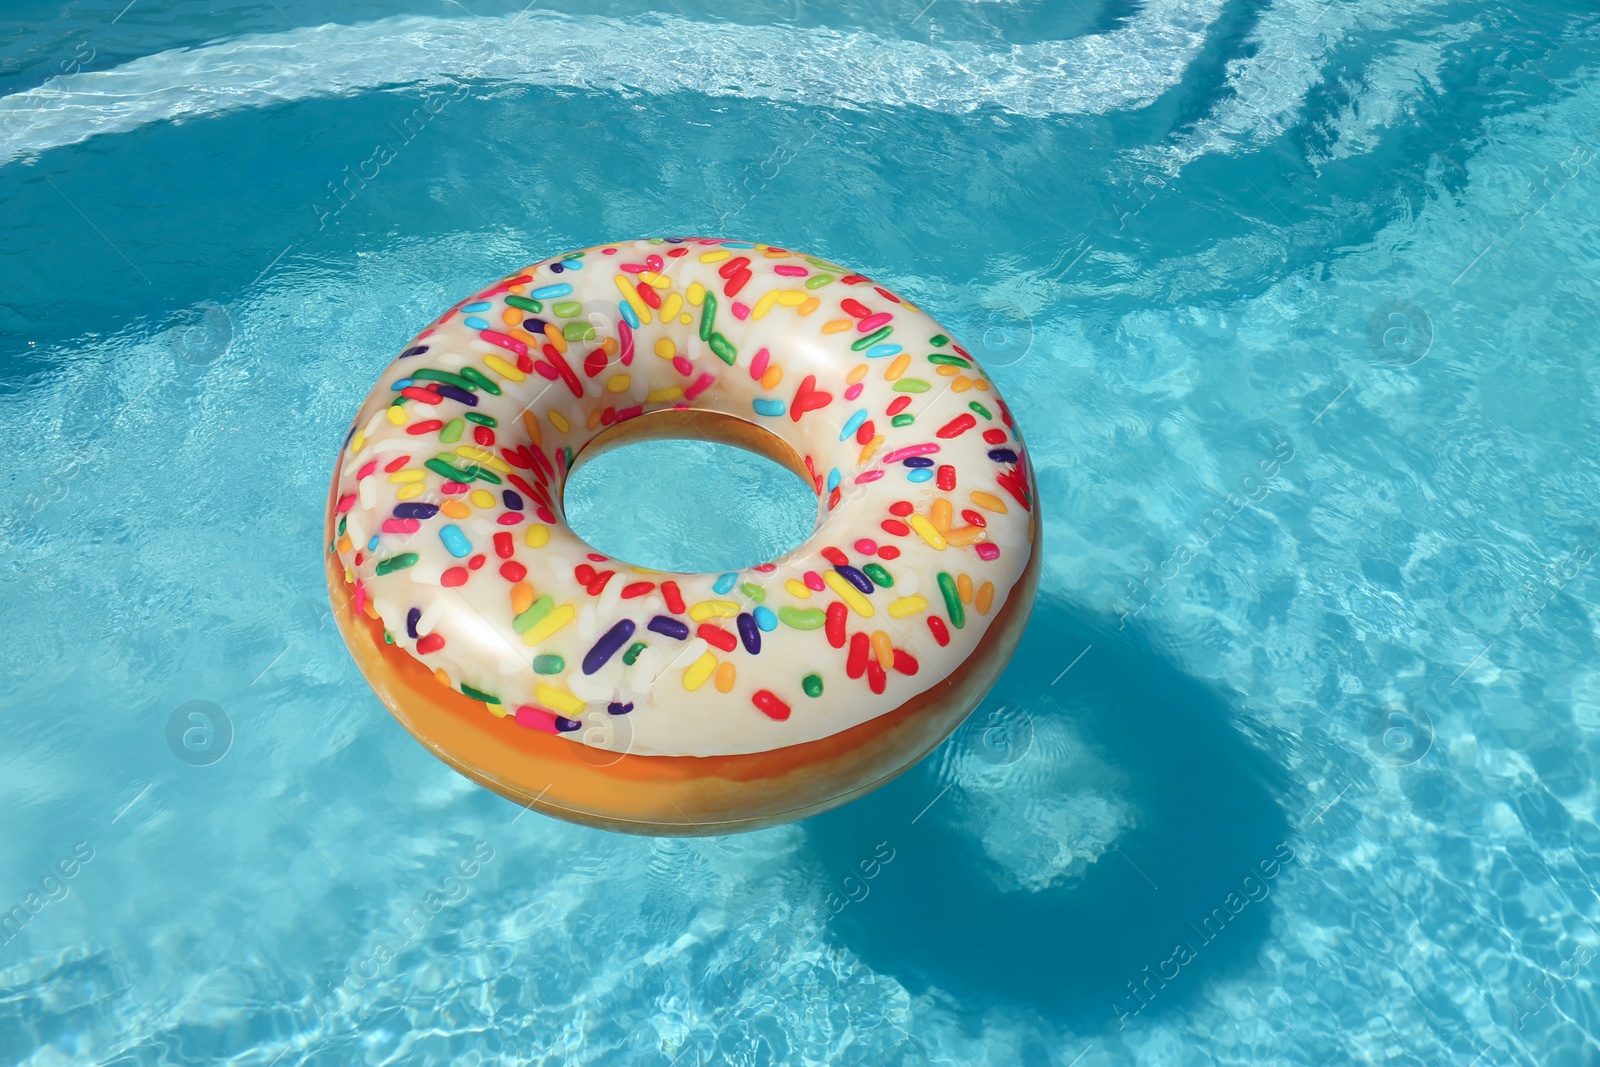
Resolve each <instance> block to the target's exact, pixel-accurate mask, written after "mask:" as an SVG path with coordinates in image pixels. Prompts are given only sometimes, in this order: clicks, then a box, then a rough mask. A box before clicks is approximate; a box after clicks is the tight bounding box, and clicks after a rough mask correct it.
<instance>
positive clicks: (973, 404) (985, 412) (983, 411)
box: [967, 400, 994, 419]
mask: <svg viewBox="0 0 1600 1067" xmlns="http://www.w3.org/2000/svg"><path fill="white" fill-rule="evenodd" d="M967 407H969V408H971V409H972V410H973V411H975V412H977V413H978V414H979V415H982V416H983V417H984V418H986V419H992V418H994V416H993V415H991V414H989V409H988V408H986V407H984V406H983V405H982V404H980V403H978V402H977V401H976V400H973V401H970V402H969V403H968V404H967Z"/></svg>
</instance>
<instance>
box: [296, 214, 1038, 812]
mask: <svg viewBox="0 0 1600 1067" xmlns="http://www.w3.org/2000/svg"><path fill="white" fill-rule="evenodd" d="M663 437H674V438H689V437H704V438H707V439H710V440H713V441H720V442H725V443H729V444H733V445H737V446H739V447H742V448H745V449H748V450H751V451H754V452H757V453H759V454H762V455H765V456H767V457H769V458H771V459H773V460H775V461H777V462H779V463H782V464H784V465H786V466H788V467H789V468H790V469H792V470H794V471H795V472H796V473H797V474H799V475H800V476H801V477H802V478H804V479H805V481H806V483H807V484H809V485H811V486H813V487H814V488H815V490H816V494H817V499H818V519H817V524H816V529H815V531H814V532H813V533H812V535H811V537H810V538H809V539H808V540H807V541H806V542H805V543H804V544H802V545H801V546H800V547H798V548H796V549H794V550H793V551H792V552H789V553H788V554H787V555H785V556H783V557H781V558H779V559H775V560H772V561H771V562H768V563H763V564H760V565H759V566H755V567H750V568H746V569H745V570H742V571H737V572H733V571H730V572H726V573H717V574H673V573H662V572H657V571H652V570H648V569H645V568H642V567H635V566H631V565H629V564H628V563H625V562H623V561H621V560H615V559H609V558H607V557H606V556H605V555H603V554H601V553H599V552H596V551H594V549H593V548H592V547H590V546H589V545H587V544H585V543H584V542H583V541H581V540H580V539H579V538H578V537H577V535H576V534H574V533H573V532H572V530H570V529H569V528H568V527H567V525H566V524H565V522H564V521H563V518H562V490H563V487H564V486H565V484H566V482H567V479H568V478H569V476H570V475H571V474H572V472H573V471H574V470H575V469H576V468H577V467H578V466H579V465H580V464H582V463H583V462H585V461H586V460H588V459H589V458H591V457H593V456H595V455H597V454H599V453H600V452H602V451H605V450H606V449H608V448H612V447H616V446H618V445H622V444H626V443H629V442H633V441H637V440H642V439H650V438H663ZM1036 500H1037V494H1036V490H1035V487H1034V482H1033V477H1032V473H1031V471H1030V469H1029V465H1028V462H1027V459H1026V452H1025V450H1024V448H1023V443H1022V436H1021V434H1020V433H1019V432H1018V429H1017V427H1016V426H1015V425H1014V423H1013V422H1012V418H1011V414H1010V412H1009V411H1008V410H1007V408H1006V405H1005V402H1004V401H1002V400H1001V399H1000V396H999V394H998V393H997V392H996V390H995V388H994V385H993V383H991V382H990V381H989V379H988V378H987V377H985V375H984V373H983V370H982V368H981V367H979V366H978V365H977V361H976V360H974V359H973V358H972V356H971V355H970V354H969V353H968V352H967V351H965V350H964V349H963V348H962V347H961V346H960V345H959V344H956V343H955V342H954V341H952V340H951V339H950V337H949V336H948V334H947V333H946V332H945V331H944V330H941V329H940V328H939V326H938V325H937V324H936V323H935V322H934V321H933V320H932V319H931V318H929V317H928V315H926V314H925V313H923V312H922V311H920V310H918V309H917V308H916V307H913V306H912V305H911V304H909V303H908V302H907V301H906V300H905V299H903V298H902V297H900V296H897V295H895V294H894V293H892V292H890V291H889V290H888V289H886V288H884V287H883V286H880V285H876V284H874V283H873V282H872V281H871V280H870V279H868V278H865V277H863V276H861V275H859V274H855V273H852V272H850V271H848V270H845V269H843V268H840V267H837V266H835V265H834V264H832V263H828V262H826V261H825V260H821V259H818V258H815V257H813V256H806V255H801V254H799V253H795V252H789V251H785V250H783V249H780V248H774V247H771V246H767V245H760V244H746V243H742V242H735V241H723V240H711V239H655V240H641V241H630V242H625V243H620V244H614V245H604V246H601V247H598V248H589V249H585V250H584V251H581V252H572V253H569V254H567V255H564V256H560V257H558V258H556V259H550V260H546V261H544V262H541V263H537V264H534V265H533V266H531V267H528V268H527V269H526V270H523V271H521V272H520V273H518V274H516V275H515V276H513V277H509V278H506V279H505V280H503V281H501V282H499V283H498V284H495V285H492V286H490V287H489V288H487V289H485V290H483V291H482V292H480V293H477V294H476V295H474V296H472V297H471V298H469V299H467V300H464V301H462V302H461V303H460V304H457V305H456V306H455V307H453V308H451V309H450V310H449V311H448V312H446V313H445V314H444V315H443V316H441V317H440V318H439V319H438V320H437V321H435V322H434V323H433V325H431V326H429V327H428V328H427V329H426V330H423V331H422V332H421V333H420V334H418V335H417V337H416V339H415V340H414V341H412V342H411V343H410V344H409V345H407V346H406V347H405V349H404V351H402V352H401V353H400V355H399V358H397V359H396V360H395V361H394V362H393V363H392V364H391V365H390V366H389V368H388V369H387V370H385V371H384V372H383V374H382V375H381V376H380V377H379V379H378V383H377V385H376V386H375V387H374V388H373V390H372V392H371V394H370V395H369V396H368V397H367V400H366V403H365V404H364V405H363V406H362V408H361V411H360V413H359V414H358V415H357V416H356V418H355V421H354V423H353V424H352V426H351V428H350V431H349V434H348V436H347V437H346V439H345V443H344V446H343V448H342V450H341V452H340V455H339V460H338V466H337V469H336V471H335V473H334V477H333V486H332V489H331V491H330V494H329V499H328V513H327V516H328V517H327V531H326V533H327V545H328V550H329V551H328V555H327V562H328V567H327V574H328V586H329V590H330V593H331V595H332V599H333V603H334V608H335V616H336V618H337V619H338V623H339V626H340V629H341V632H342V634H343V636H344V638H345V641H346V642H347V643H348V645H349V646H350V650H351V653H352V655H353V656H354V658H355V660H356V663H357V664H358V665H359V666H360V668H361V670H362V673H363V674H364V675H365V676H366V679H367V681H368V682H369V683H370V684H371V685H372V687H373V689H374V690H376V692H377V694H378V696H379V697H380V698H381V699H382V700H383V702H384V704H385V705H387V707H388V708H389V709H390V711H391V712H392V713H393V714H394V716H395V718H397V719H398V720H399V721H400V723H401V724H402V725H403V726H404V727H405V728H406V729H407V730H408V731H410V732H411V734H412V735H414V736H415V737H416V738H417V740H419V741H421V742H422V743H423V744H424V745H425V746H427V747H428V748H429V749H430V750H431V751H432V752H433V753H434V754H435V755H437V756H438V757H439V758H440V759H442V760H444V761H445V762H446V763H448V764H450V765H451V766H452V767H454V768H455V769H456V770H458V771H459V772H461V773H462V774H464V775H466V776H467V777H469V778H471V779H473V780H474V781H477V782H479V783H481V784H482V785H485V786H487V787H488V788H490V789H493V790H495V791H496V792H498V793H500V794H501V795H502V796H505V797H507V798H510V799H512V800H514V801H516V802H517V803H519V804H523V805H526V806H528V807H531V808H534V809H537V810H539V811H543V812H546V813H548V814H551V815H555V816H558V817H561V818H565V819H569V820H572V821H575V822H579V823H584V824H587V825H591V826H599V827H604V828H608V829H613V830H624V831H630V832H634V833H653V834H709V833H727V832H732V831H737V830H750V829H756V828H759V827H762V826H769V825H772V824H774V823H779V822H783V821H786V820H790V819H796V818H801V817H803V816H806V815H810V814H814V813H816V812H819V811H824V810H826V809H828V808H830V807H833V806H835V805H837V804H840V803H843V802H844V801H846V800H848V799H850V798H851V797H854V796H858V795H860V794H862V793H864V792H867V791H868V790H871V789H873V788H875V787H876V786H879V785H881V784H883V783H884V782H886V781H888V780H889V779H890V778H892V777H894V776H895V775H896V774H898V773H900V772H901V771H903V770H905V769H906V768H907V767H909V766H910V765H911V764H913V763H915V762H916V761H917V760H918V759H920V758H921V757H922V756H924V755H926V754H927V753H928V752H929V751H931V750H932V749H933V748H934V746H936V745H937V744H939V742H940V741H942V740H943V739H944V738H946V737H947V736H948V735H949V734H950V732H951V731H953V730H954V729H955V728H956V727H957V726H958V725H959V724H960V723H961V721H962V719H963V718H965V717H966V715H967V714H968V712H970V711H971V710H972V709H973V708H974V707H975V706H976V705H977V704H978V702H979V701H980V700H981V699H982V697H983V695H984V694H985V693H986V692H987V691H988V689H989V688H990V686H992V685H993V684H994V682H995V680H996V679H997V678H998V676H999V674H1000V672H1001V670H1002V669H1003V668H1004V666H1005V664H1006V662H1007V660H1008V659H1009V658H1010V656H1011V653H1012V651H1013V649H1014V648H1015V646H1016V644H1017V641H1018V640H1019V639H1020V637H1021V633H1022V630H1023V627H1024V625H1025V623H1026V621H1027V617H1028V614H1029V612H1030V610H1031V608H1032V605H1033V599H1034V591H1035V588H1036V586H1037V582H1038V571H1039V551H1038V547H1037V544H1038V532H1039V526H1038V512H1037V506H1036Z"/></svg>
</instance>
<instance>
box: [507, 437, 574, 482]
mask: <svg viewBox="0 0 1600 1067" xmlns="http://www.w3.org/2000/svg"><path fill="white" fill-rule="evenodd" d="M561 451H562V452H565V453H566V456H567V470H569V471H570V470H571V469H572V446H571V445H567V446H566V447H565V448H563V449H562V450H561ZM499 480H500V479H498V478H496V479H495V481H497V482H498V481H499Z"/></svg>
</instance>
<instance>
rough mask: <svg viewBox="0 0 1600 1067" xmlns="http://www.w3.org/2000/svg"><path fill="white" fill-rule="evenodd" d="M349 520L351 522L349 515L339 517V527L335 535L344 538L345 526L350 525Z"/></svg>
mask: <svg viewBox="0 0 1600 1067" xmlns="http://www.w3.org/2000/svg"><path fill="white" fill-rule="evenodd" d="M349 520H350V516H348V515H340V516H339V526H338V528H337V529H335V530H334V531H333V532H334V533H335V534H337V535H339V536H340V537H343V536H344V530H345V526H346V525H347V524H348V522H349Z"/></svg>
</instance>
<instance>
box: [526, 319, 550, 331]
mask: <svg viewBox="0 0 1600 1067" xmlns="http://www.w3.org/2000/svg"><path fill="white" fill-rule="evenodd" d="M549 325H550V324H549V323H548V322H545V321H544V320H543V319H523V320H522V328H523V329H524V330H527V331H528V332H529V333H544V331H545V327H546V326H549Z"/></svg>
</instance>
